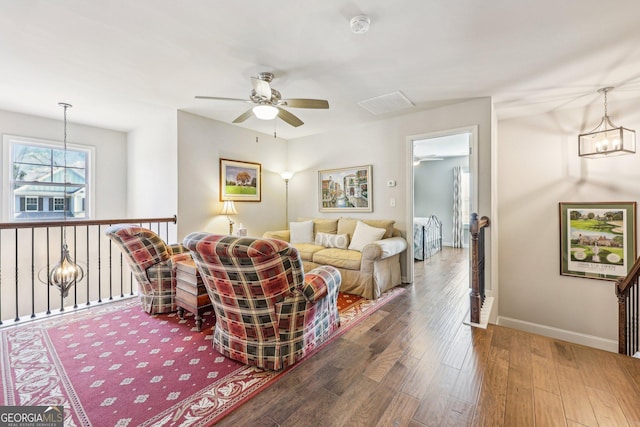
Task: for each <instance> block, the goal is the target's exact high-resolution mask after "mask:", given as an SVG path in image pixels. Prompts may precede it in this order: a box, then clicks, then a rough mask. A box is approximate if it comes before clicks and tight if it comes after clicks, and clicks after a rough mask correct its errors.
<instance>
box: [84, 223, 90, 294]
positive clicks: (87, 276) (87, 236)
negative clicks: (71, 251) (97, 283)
mask: <svg viewBox="0 0 640 427" xmlns="http://www.w3.org/2000/svg"><path fill="white" fill-rule="evenodd" d="M85 234H86V236H85V239H86V240H87V271H86V273H87V274H86V276H85V277H86V281H85V284H86V286H87V303H86V305H91V296H90V289H91V286H90V284H91V275H90V274H89V270H90V268H91V266H90V265H91V263H90V260H91V256H90V251H89V226H88V225H87V231H86V233H85Z"/></svg>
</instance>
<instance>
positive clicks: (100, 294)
mask: <svg viewBox="0 0 640 427" xmlns="http://www.w3.org/2000/svg"><path fill="white" fill-rule="evenodd" d="M100 254H101V252H100V226H99V225H98V302H102V263H101V262H100Z"/></svg>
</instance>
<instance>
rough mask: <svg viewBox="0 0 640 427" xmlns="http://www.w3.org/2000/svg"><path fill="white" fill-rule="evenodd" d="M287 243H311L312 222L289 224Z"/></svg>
mask: <svg viewBox="0 0 640 427" xmlns="http://www.w3.org/2000/svg"><path fill="white" fill-rule="evenodd" d="M289 232H290V233H291V234H290V236H289V243H313V221H302V222H292V223H290V224H289Z"/></svg>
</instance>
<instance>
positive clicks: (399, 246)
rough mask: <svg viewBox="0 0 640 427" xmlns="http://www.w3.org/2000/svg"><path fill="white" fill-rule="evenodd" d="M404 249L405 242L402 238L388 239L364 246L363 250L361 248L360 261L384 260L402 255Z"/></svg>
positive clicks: (405, 247) (405, 246)
mask: <svg viewBox="0 0 640 427" xmlns="http://www.w3.org/2000/svg"><path fill="white" fill-rule="evenodd" d="M406 249H407V241H406V240H405V239H404V238H403V237H390V238H388V239H382V240H377V241H375V242H373V243H369V244H367V245H365V246H364V248H362V259H363V260H365V259H366V260H376V259H385V258H389V257H391V256H394V255H396V254H399V253H402V252H404V251H405V250H406Z"/></svg>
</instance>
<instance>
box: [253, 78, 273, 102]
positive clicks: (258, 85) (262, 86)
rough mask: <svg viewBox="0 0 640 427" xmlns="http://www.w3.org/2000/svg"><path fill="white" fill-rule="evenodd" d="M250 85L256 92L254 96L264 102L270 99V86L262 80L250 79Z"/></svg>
mask: <svg viewBox="0 0 640 427" xmlns="http://www.w3.org/2000/svg"><path fill="white" fill-rule="evenodd" d="M251 83H252V84H253V90H255V91H256V94H257V95H258V96H259V97H260V98H263V99H264V100H265V101H269V100H270V99H271V85H269V83H268V82H265V81H264V80H260V79H259V78H257V77H251Z"/></svg>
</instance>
